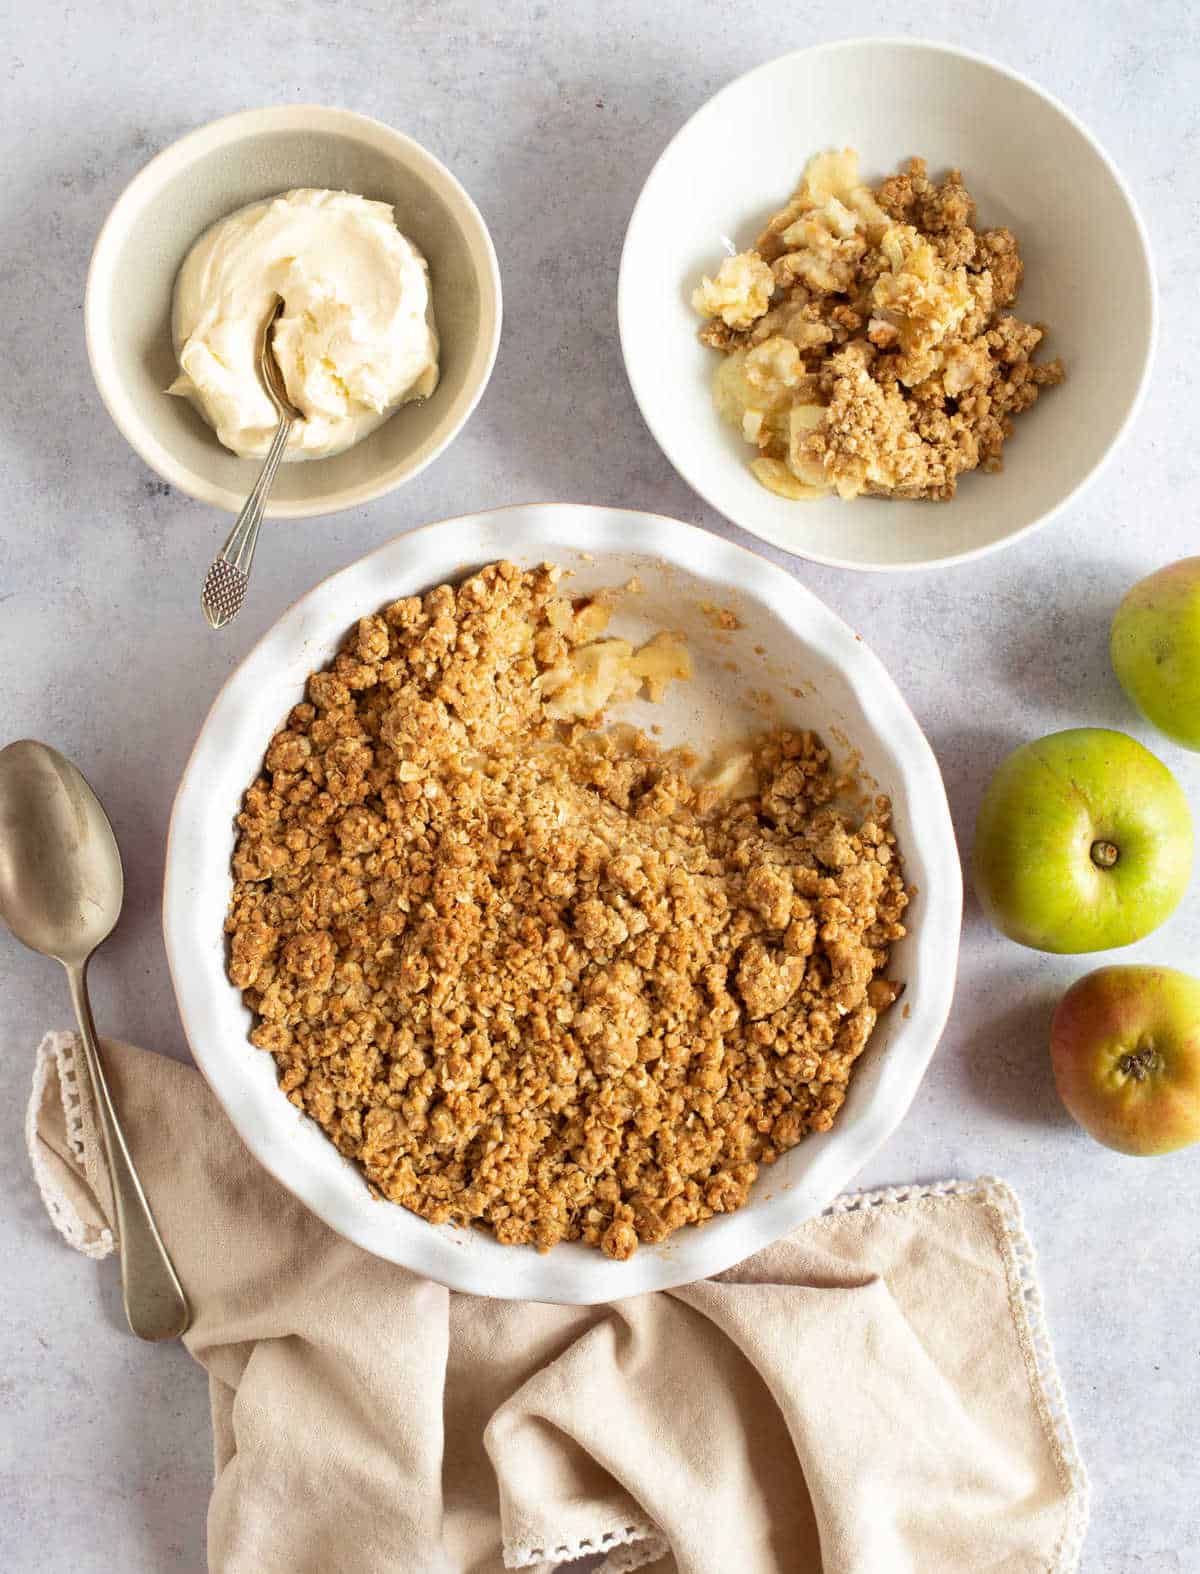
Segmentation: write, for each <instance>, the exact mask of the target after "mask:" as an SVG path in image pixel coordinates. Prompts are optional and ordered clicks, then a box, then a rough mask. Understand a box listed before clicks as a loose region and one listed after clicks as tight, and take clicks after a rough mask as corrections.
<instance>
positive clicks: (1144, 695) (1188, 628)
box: [1109, 557, 1200, 749]
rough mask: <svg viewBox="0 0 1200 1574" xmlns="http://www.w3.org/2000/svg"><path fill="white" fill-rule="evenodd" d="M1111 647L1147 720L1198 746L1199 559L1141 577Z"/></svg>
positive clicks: (1186, 743) (1125, 685)
mask: <svg viewBox="0 0 1200 1574" xmlns="http://www.w3.org/2000/svg"><path fill="white" fill-rule="evenodd" d="M1109 651H1110V653H1111V655H1112V664H1113V669H1114V671H1115V672H1116V674H1117V677H1118V678H1119V679H1120V683H1121V687H1122V688H1123V689H1124V690H1125V692H1126V694H1128V696H1129V698H1130V699H1131V700H1132V701H1133V703H1134V704H1135V705H1136V706H1137V708H1138V710H1140V711H1141V713H1142V715H1143V716H1144V717H1145V718H1146V720H1147V721H1149V722H1153V724H1154V725H1155V726H1156V727H1158V728H1159V729H1160V731H1162V732H1165V733H1166V735H1167V737H1168V738H1173V739H1174V741H1175V742H1176V743H1181V744H1182V745H1183V747H1184V748H1185V749H1200V557H1185V558H1184V559H1183V560H1182V561H1181V562H1179V563H1172V564H1171V565H1170V566H1169V567H1168V568H1160V569H1159V570H1158V572H1157V573H1156V574H1149V575H1147V577H1146V578H1145V579H1140V580H1138V582H1137V584H1136V585H1135V586H1134V587H1133V589H1132V590H1131V591H1130V592H1129V594H1128V595H1127V596H1126V597H1125V599H1124V601H1122V603H1121V605H1120V606H1119V607H1118V608H1117V614H1116V616H1115V617H1114V618H1113V624H1112V633H1111V635H1110V638H1109Z"/></svg>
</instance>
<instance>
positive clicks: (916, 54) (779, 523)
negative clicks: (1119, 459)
mask: <svg viewBox="0 0 1200 1574" xmlns="http://www.w3.org/2000/svg"><path fill="white" fill-rule="evenodd" d="M840 147H852V148H856V149H857V150H858V152H859V154H860V156H861V168H862V171H863V174H864V176H865V177H866V178H867V180H868V181H871V182H873V181H875V180H877V179H879V178H880V177H881V176H883V175H885V174H888V173H890V172H891V171H892V170H894V169H896V168H897V167H898V165H899V164H900V163H901V162H902V161H903V160H904V159H907V158H909V157H910V156H912V155H914V154H918V155H920V156H922V157H924V158H926V159H927V160H928V161H929V166H930V171H931V173H935V174H936V173H939V172H941V171H943V170H944V169H946V168H947V167H950V166H953V165H958V166H960V167H961V168H962V170H963V175H964V178H965V180H966V184H967V186H968V188H969V190H970V191H971V192H972V194H973V195H974V196H975V197H976V199H977V201H978V204H979V216H980V221H981V222H982V223H983V224H985V225H1008V226H1009V227H1011V229H1012V230H1013V231H1014V233H1015V234H1016V236H1017V239H1018V241H1019V243H1020V246H1021V252H1022V255H1023V257H1024V260H1025V285H1024V288H1023V290H1022V292H1021V295H1020V297H1019V299H1018V301H1017V305H1016V310H1017V312H1018V313H1019V314H1020V315H1022V316H1024V317H1026V318H1027V319H1028V320H1030V321H1033V322H1045V323H1047V324H1048V325H1049V328H1050V332H1049V334H1048V336H1047V339H1046V341H1045V344H1044V349H1043V352H1042V353H1043V354H1045V355H1047V356H1054V355H1061V356H1062V358H1063V360H1064V362H1065V363H1066V369H1067V381H1066V383H1064V384H1063V385H1062V386H1061V387H1059V388H1054V389H1051V390H1049V391H1048V392H1047V394H1046V396H1045V398H1044V400H1043V401H1042V402H1041V403H1039V404H1038V406H1037V408H1036V409H1035V410H1033V411H1031V412H1028V413H1027V414H1025V415H1022V416H1021V417H1019V418H1018V420H1017V422H1016V428H1015V431H1014V434H1013V437H1012V440H1011V442H1010V443H1009V444H1008V445H1007V446H1006V447H1005V450H1004V470H1003V471H1002V472H1001V473H1000V474H998V475H983V474H980V473H975V474H972V475H969V476H965V477H964V478H963V479H962V481H961V482H960V486H959V491H958V496H957V497H956V498H955V499H954V501H953V502H952V503H948V504H940V503H896V502H888V501H883V500H876V499H862V500H859V501H856V502H855V503H853V504H843V503H841V502H840V501H839V500H838V499H836V498H830V499H822V500H820V501H814V502H807V503H799V502H788V501H786V500H785V499H782V498H778V497H775V496H773V495H772V494H771V493H770V492H767V491H766V490H765V489H764V488H763V487H762V486H760V485H759V483H758V482H757V481H756V480H755V479H754V477H753V476H752V475H751V473H750V471H749V469H748V468H747V460H748V459H750V458H752V457H753V450H752V449H751V448H750V447H749V446H748V445H747V444H746V443H744V442H743V441H742V440H741V437H740V436H739V434H737V433H736V432H734V431H733V429H732V428H731V427H730V426H728V425H727V424H726V423H725V422H722V421H721V420H719V419H718V417H717V415H716V412H715V411H714V409H713V405H712V397H711V386H710V385H711V379H712V374H713V372H714V370H715V368H716V365H717V360H718V358H717V355H716V353H715V352H714V351H712V350H709V349H706V348H705V347H704V346H703V345H701V344H700V343H699V341H698V340H697V338H696V331H697V329H698V327H699V326H700V320H699V318H698V317H697V316H696V315H695V313H694V312H693V311H692V309H691V305H690V297H691V292H692V290H693V288H694V287H695V285H696V284H697V283H698V282H699V279H700V276H701V274H703V273H705V272H707V273H710V274H711V273H713V272H714V271H715V270H716V268H717V267H718V266H719V265H720V261H721V258H722V256H724V255H725V252H726V250H727V249H728V247H729V246H730V244H732V247H733V248H735V249H738V250H741V249H744V248H745V247H747V246H750V245H752V244H753V241H754V237H755V235H756V234H757V233H758V231H759V229H760V228H761V226H762V224H763V222H764V221H765V219H766V218H767V217H769V215H770V214H772V213H773V212H775V211H776V210H777V209H778V208H780V207H782V206H783V204H784V202H785V200H786V199H787V197H788V196H789V194H790V193H791V192H792V191H793V190H794V189H795V187H796V185H797V184H798V182H799V178H800V174H801V171H802V170H803V168H804V164H805V162H806V161H807V159H808V158H809V156H810V155H811V154H813V153H816V152H819V151H821V150H823V149H826V148H840ZM619 316H620V328H621V344H622V348H623V350H624V354H625V365H626V368H627V370H628V373H629V380H630V382H631V384H632V385H633V391H634V394H635V396H636V398H637V401H638V404H639V405H640V406H641V410H642V414H643V416H644V417H645V420H646V424H647V425H648V426H649V428H650V430H651V431H652V432H653V434H654V436H655V437H656V438H657V439H658V442H659V443H660V445H661V446H662V449H663V451H664V452H665V453H666V455H667V457H668V458H669V459H670V460H671V462H672V464H673V465H674V466H675V468H676V469H677V470H678V471H679V473H680V474H681V475H682V476H683V477H684V479H685V480H687V481H688V482H689V483H690V484H691V485H692V486H694V487H695V489H696V491H697V492H699V493H700V494H701V496H702V497H704V498H705V499H706V500H707V501H708V502H709V503H711V504H712V506H713V507H714V508H717V509H719V510H720V512H721V513H723V514H724V515H725V516H726V517H727V518H729V519H732V520H733V521H734V522H735V523H736V524H739V525H741V526H742V527H743V529H745V530H749V531H751V532H752V533H753V534H754V535H757V536H761V537H762V539H763V540H765V541H770V542H772V543H773V544H774V545H775V546H777V547H782V548H784V550H786V551H788V552H795V553H798V554H799V555H801V556H803V557H808V558H811V559H813V560H814V561H815V562H819V563H829V564H832V565H834V566H836V567H840V568H860V569H904V568H928V567H932V566H934V565H935V564H945V563H951V562H960V561H963V560H964V559H966V558H970V557H976V556H978V555H979V554H981V553H983V552H987V551H991V550H993V549H995V548H996V547H999V546H1002V545H1004V544H1006V543H1008V542H1011V541H1016V540H1018V539H1019V538H1020V537H1021V536H1023V535H1025V534H1027V533H1028V532H1029V531H1031V530H1032V529H1034V527H1035V526H1036V525H1039V524H1044V523H1045V522H1046V521H1047V520H1048V519H1050V518H1052V517H1053V515H1054V514H1056V513H1057V512H1058V511H1059V510H1060V509H1061V508H1063V507H1065V505H1066V504H1067V503H1068V502H1069V501H1070V500H1071V498H1072V497H1073V496H1074V495H1075V494H1076V492H1077V491H1078V490H1079V489H1080V487H1082V486H1083V484H1084V482H1085V481H1087V480H1088V479H1089V478H1090V477H1091V476H1092V475H1094V474H1095V472H1096V470H1097V469H1098V467H1099V466H1100V464H1101V462H1102V461H1103V460H1104V459H1105V457H1106V456H1107V455H1108V454H1109V453H1110V452H1111V450H1112V449H1113V447H1114V446H1115V444H1116V443H1117V441H1118V439H1119V438H1120V437H1121V435H1122V433H1123V432H1124V431H1125V429H1126V428H1127V427H1128V425H1129V423H1130V421H1131V419H1132V417H1133V414H1134V412H1135V410H1136V408H1137V404H1138V401H1139V398H1140V395H1141V392H1142V389H1143V387H1144V385H1145V381H1146V377H1147V373H1148V371H1149V366H1150V361H1151V356H1152V351H1153V343H1154V337H1155V324H1156V309H1155V295H1154V280H1153V274H1152V271H1151V264H1150V255H1149V250H1148V246H1147V241H1146V235H1145V231H1144V229H1143V227H1142V223H1141V220H1140V218H1139V217H1138V213H1137V210H1136V208H1135V206H1134V203H1133V199H1132V197H1131V196H1130V194H1129V191H1128V190H1127V188H1126V186H1125V184H1124V182H1123V181H1122V179H1121V177H1120V175H1119V174H1118V173H1117V171H1116V170H1115V169H1114V167H1113V165H1112V163H1111V162H1110V161H1109V159H1108V158H1107V156H1106V155H1105V153H1104V152H1103V150H1102V149H1101V148H1100V147H1099V146H1098V145H1097V144H1096V142H1095V141H1094V140H1093V139H1092V137H1091V136H1090V135H1089V134H1088V132H1087V131H1085V130H1084V128H1083V126H1081V125H1080V123H1079V122H1078V121H1077V120H1076V119H1075V117H1074V116H1073V115H1072V114H1071V112H1070V111H1069V110H1067V109H1065V108H1064V107H1063V106H1062V105H1061V104H1059V103H1056V102H1055V100H1054V99H1052V98H1050V97H1049V96H1048V95H1047V94H1045V93H1043V92H1042V91H1041V89H1040V88H1037V87H1035V86H1034V85H1033V83H1032V82H1029V81H1027V80H1025V79H1024V78H1023V77H1020V76H1018V75H1016V74H1015V73H1014V72H1011V71H1008V70H1006V69H1005V68H1003V67H1002V66H998V65H995V64H993V63H991V62H989V61H986V60H982V59H980V58H979V57H978V56H977V55H972V54H969V53H967V52H966V51H965V50H961V49H952V48H949V47H947V46H945V45H940V44H929V43H920V42H913V41H911V40H886V39H858V40H849V41H847V42H844V43H835V44H825V45H821V46H820V47H818V48H815V49H806V50H803V51H801V52H800V53H798V54H792V55H785V56H783V57H782V58H781V59H778V60H772V61H770V62H769V63H768V64H766V65H764V66H760V67H759V68H758V69H757V70H754V71H751V72H749V73H748V74H747V75H746V76H743V77H740V78H738V80H737V81H735V82H731V83H730V84H729V86H728V87H725V88H723V89H722V90H721V92H719V93H718V94H717V95H716V97H715V98H712V99H710V100H709V102H708V103H707V104H705V105H704V107H703V108H702V109H701V110H699V112H698V113H697V114H695V115H694V116H693V117H692V119H691V120H689V121H688V123H687V124H686V125H685V126H684V127H683V129H682V130H681V131H680V132H679V133H678V135H677V136H676V137H675V138H674V140H673V141H672V142H671V143H670V144H669V145H668V147H667V149H666V151H665V152H664V153H663V155H662V157H661V158H660V159H659V161H658V163H657V164H656V165H655V167H654V169H653V171H652V172H651V174H650V178H649V179H648V180H647V182H646V184H645V186H644V188H643V190H642V193H641V196H640V197H639V199H638V202H637V205H636V207H635V208H634V211H633V216H632V218H631V219H630V221H629V229H628V232H627V234H626V237H625V249H624V253H623V256H622V259H621V276H620V288H619Z"/></svg>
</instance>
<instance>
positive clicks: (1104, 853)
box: [1092, 842, 1121, 869]
mask: <svg viewBox="0 0 1200 1574" xmlns="http://www.w3.org/2000/svg"><path fill="white" fill-rule="evenodd" d="M1120 856H1121V855H1120V853H1119V852H1118V850H1117V847H1116V844H1115V843H1114V842H1093V843H1092V862H1093V863H1094V864H1095V865H1096V867H1097V868H1098V869H1111V868H1112V866H1113V864H1115V863H1116V861H1117V859H1118V858H1119V857H1120Z"/></svg>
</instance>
